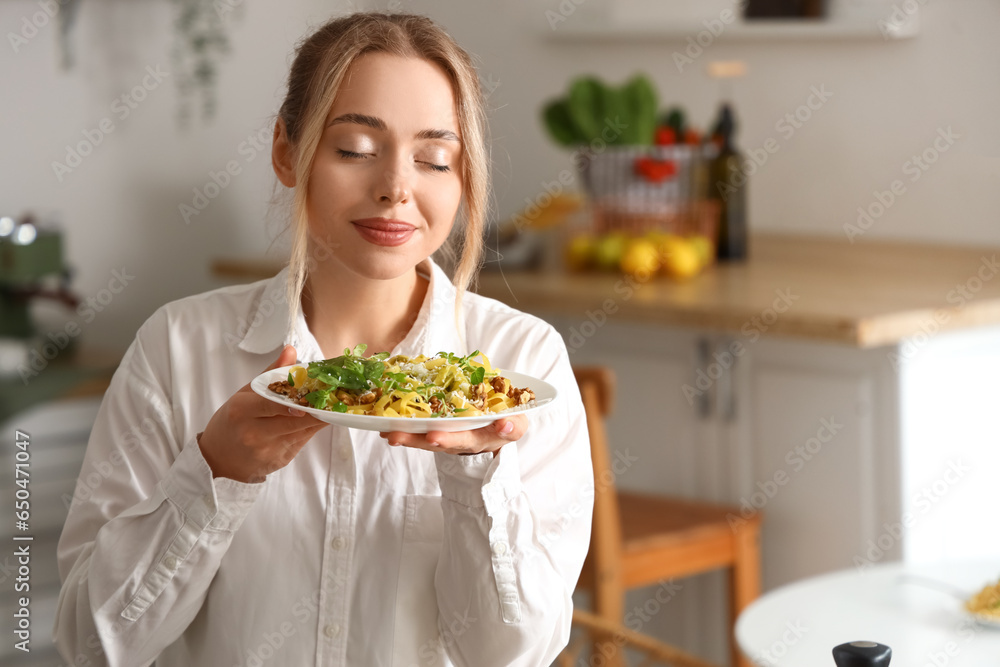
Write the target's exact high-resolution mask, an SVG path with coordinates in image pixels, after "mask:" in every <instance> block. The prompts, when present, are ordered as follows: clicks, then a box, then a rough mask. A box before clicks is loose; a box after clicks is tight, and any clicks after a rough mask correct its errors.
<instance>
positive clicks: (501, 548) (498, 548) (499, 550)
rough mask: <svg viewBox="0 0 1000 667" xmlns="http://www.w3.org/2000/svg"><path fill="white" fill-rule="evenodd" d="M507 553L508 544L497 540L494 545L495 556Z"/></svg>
mask: <svg viewBox="0 0 1000 667" xmlns="http://www.w3.org/2000/svg"><path fill="white" fill-rule="evenodd" d="M505 553H507V545H506V544H504V543H503V542H497V543H496V544H494V545H493V555H494V556H503V555H504V554H505Z"/></svg>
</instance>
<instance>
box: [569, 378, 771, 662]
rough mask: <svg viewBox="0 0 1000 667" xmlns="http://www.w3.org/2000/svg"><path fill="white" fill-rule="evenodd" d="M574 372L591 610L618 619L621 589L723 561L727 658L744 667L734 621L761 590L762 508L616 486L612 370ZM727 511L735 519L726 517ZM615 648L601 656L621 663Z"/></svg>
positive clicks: (584, 576)
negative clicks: (589, 494)
mask: <svg viewBox="0 0 1000 667" xmlns="http://www.w3.org/2000/svg"><path fill="white" fill-rule="evenodd" d="M574 372H575V373H576V380H577V383H578V384H579V385H580V392H581V394H582V396H583V404H584V407H585V408H586V411H587V428H588V431H589V433H590V449H591V455H592V457H593V461H594V480H595V485H594V486H595V488H594V524H593V531H592V535H591V540H590V553H589V554H588V555H587V560H586V562H585V563H584V566H583V572H582V573H581V576H580V582H579V584H578V586H579V588H581V589H585V590H589V591H591V592H592V595H593V607H594V609H593V612H594V613H595V614H596V615H597V616H599V617H601V618H603V619H605V620H607V621H608V622H610V623H613V624H621V623H622V622H623V617H624V613H625V592H626V591H627V590H629V589H632V588H639V587H643V586H648V585H650V584H654V583H657V582H658V581H661V580H663V579H669V578H671V577H673V578H681V577H689V576H692V575H696V574H701V573H703V572H708V571H711V570H717V569H722V568H725V569H727V570H728V571H729V616H730V633H729V634H730V649H731V655H732V664H733V665H734V666H735V667H751V663H750V662H749V661H748V660H747V659H746V658H744V657H743V656H742V654H741V653H740V651H739V648H738V647H737V646H736V641H735V638H734V637H733V628H734V627H735V624H736V618H737V616H738V615H739V613H740V612H741V611H742V610H743V609H744V608H745V607H746V606H747V605H749V604H750V603H751V602H752V601H753V600H754V599H756V598H757V597H758V596H759V595H760V522H761V515H760V514H759V513H758V514H755V515H754V516H752V517H749V518H744V517H743V516H742V515H741V513H740V508H738V507H733V506H727V505H717V504H714V503H706V502H701V501H697V500H686V499H681V498H673V497H669V496H660V495H651V494H640V493H629V492H624V491H616V489H615V486H614V473H613V472H612V470H611V460H610V453H609V446H608V437H607V430H606V428H605V418H606V417H607V415H608V414H610V412H611V410H612V406H613V403H614V391H615V388H614V384H615V383H614V374H613V372H612V371H611V370H610V369H609V368H605V367H579V368H575V369H574ZM733 517H736V518H738V519H739V520H738V521H730V519H731V518H733ZM607 639H608V638H607V637H605V640H607ZM599 648H600V647H599V646H595V650H599ZM603 648H604V650H605V652H607V647H606V646H605V647H603ZM615 653H616V655H615V656H612V657H613V658H615V659H614V660H612V659H609V660H608V662H606V663H605V664H607V665H621V664H624V657H623V656H622V655H621V653H620V652H615Z"/></svg>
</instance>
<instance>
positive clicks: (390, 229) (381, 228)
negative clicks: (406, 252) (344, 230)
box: [351, 218, 416, 246]
mask: <svg viewBox="0 0 1000 667" xmlns="http://www.w3.org/2000/svg"><path fill="white" fill-rule="evenodd" d="M351 224H352V225H354V229H356V230H357V231H358V234H360V235H361V238H363V239H365V240H366V241H368V242H369V243H374V244H375V245H381V246H398V245H402V244H404V243H406V242H407V241H409V240H410V237H411V236H413V232H414V231H416V227H414V226H413V225H411V224H410V223H408V222H403V221H402V220H391V219H389V218H363V219H361V220H352V221H351Z"/></svg>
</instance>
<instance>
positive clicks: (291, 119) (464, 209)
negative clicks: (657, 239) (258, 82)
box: [278, 12, 489, 331]
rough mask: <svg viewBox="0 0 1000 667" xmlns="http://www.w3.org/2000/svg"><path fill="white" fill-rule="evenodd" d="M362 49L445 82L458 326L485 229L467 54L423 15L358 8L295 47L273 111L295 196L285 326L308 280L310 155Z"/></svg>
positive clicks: (476, 101)
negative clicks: (452, 115) (438, 72)
mask: <svg viewBox="0 0 1000 667" xmlns="http://www.w3.org/2000/svg"><path fill="white" fill-rule="evenodd" d="M368 53H388V54H391V55H396V56H401V57H409V58H420V59H423V60H426V61H429V62H431V63H434V64H436V65H438V66H439V67H441V69H443V70H444V72H445V73H446V74H447V76H448V78H449V79H450V80H451V84H452V88H453V90H454V93H455V98H456V102H457V109H456V114H457V117H458V125H459V130H460V133H461V138H462V162H461V164H462V184H463V185H462V189H463V192H462V203H461V205H460V207H459V212H458V223H457V224H456V227H457V228H458V229H460V231H461V233H460V234H458V235H457V236H459V237H460V238H458V239H456V238H455V237H456V234H452V235H451V237H449V240H448V241H447V242H446V244H445V246H444V247H443V248H442V250H441V252H443V253H444V255H445V257H446V259H450V260H452V261H455V269H454V273H453V277H452V282H453V283H454V285H455V287H456V291H457V298H456V304H455V315H456V324H458V322H459V321H460V309H461V299H462V294H463V292H464V291H465V290H466V289H468V288H469V286H470V284H471V283H472V280H473V278H474V277H475V275H476V273H477V271H478V269H479V266H480V262H481V261H482V255H483V229H484V226H485V220H486V215H487V209H488V200H489V169H488V163H489V158H488V153H487V125H486V112H485V101H484V97H483V93H482V89H481V87H480V84H479V77H478V75H477V73H476V68H475V66H474V64H473V62H472V58H471V57H470V56H469V54H468V53H466V52H465V50H463V49H462V48H461V47H460V46H459V45H458V44H457V43H456V42H455V41H454V40H453V39H452V38H451V37H450V36H449V35H448V34H447V33H446V32H445V31H444V30H443V29H441V28H440V27H438V26H437V25H436V24H435V23H434V22H432V21H431V20H430V19H429V18H427V17H424V16H418V15H415V14H384V13H378V12H359V13H355V14H351V15H348V16H344V17H340V18H336V19H333V20H331V21H329V22H327V23H326V24H325V25H323V26H321V27H320V28H319V29H318V30H316V31H315V32H313V33H312V34H311V35H310V36H308V37H307V38H305V39H304V40H303V41H302V42H301V43H300V44H299V46H298V48H297V49H296V54H295V59H294V60H293V62H292V66H291V69H290V71H289V74H288V93H287V95H286V96H285V100H284V102H283V103H282V105H281V109H280V110H279V111H278V117H279V118H280V119H281V120H282V121H283V122H284V124H285V131H286V133H287V136H288V140H289V144H290V146H291V148H292V151H291V152H292V155H293V161H294V171H295V184H296V185H295V193H294V199H293V205H292V219H291V223H290V225H291V230H292V251H291V258H290V260H289V271H288V284H287V297H288V304H289V322H288V327H289V328H288V331H293V330H294V326H295V322H296V320H297V319H298V313H299V309H300V307H301V306H300V304H301V297H302V290H303V287H304V285H305V281H306V277H307V268H308V267H307V263H308V258H307V250H308V243H309V236H308V221H307V209H306V202H307V196H308V192H309V185H310V183H309V177H310V173H311V172H312V164H313V158H314V156H315V154H316V149H317V146H318V145H319V142H320V138H321V136H322V135H323V130H324V128H325V124H326V122H325V121H326V117H327V114H328V113H329V111H330V109H331V107H332V106H333V102H334V99H335V98H336V96H337V92H338V91H339V89H340V86H341V83H342V82H343V80H344V77H345V74H346V72H347V70H348V68H349V67H350V66H351V64H352V63H353V62H354V61H355V60H356V59H357V58H358V57H360V56H362V55H365V54H368Z"/></svg>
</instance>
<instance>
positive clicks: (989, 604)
mask: <svg viewBox="0 0 1000 667" xmlns="http://www.w3.org/2000/svg"><path fill="white" fill-rule="evenodd" d="M965 608H966V609H967V610H968V611H970V612H972V613H973V614H976V615H978V616H987V617H989V618H990V619H992V620H996V621H1000V582H998V583H996V584H989V585H988V586H985V587H984V588H983V590H981V591H979V592H978V593H976V594H975V595H973V596H972V597H971V598H969V599H968V600H966V602H965Z"/></svg>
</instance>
